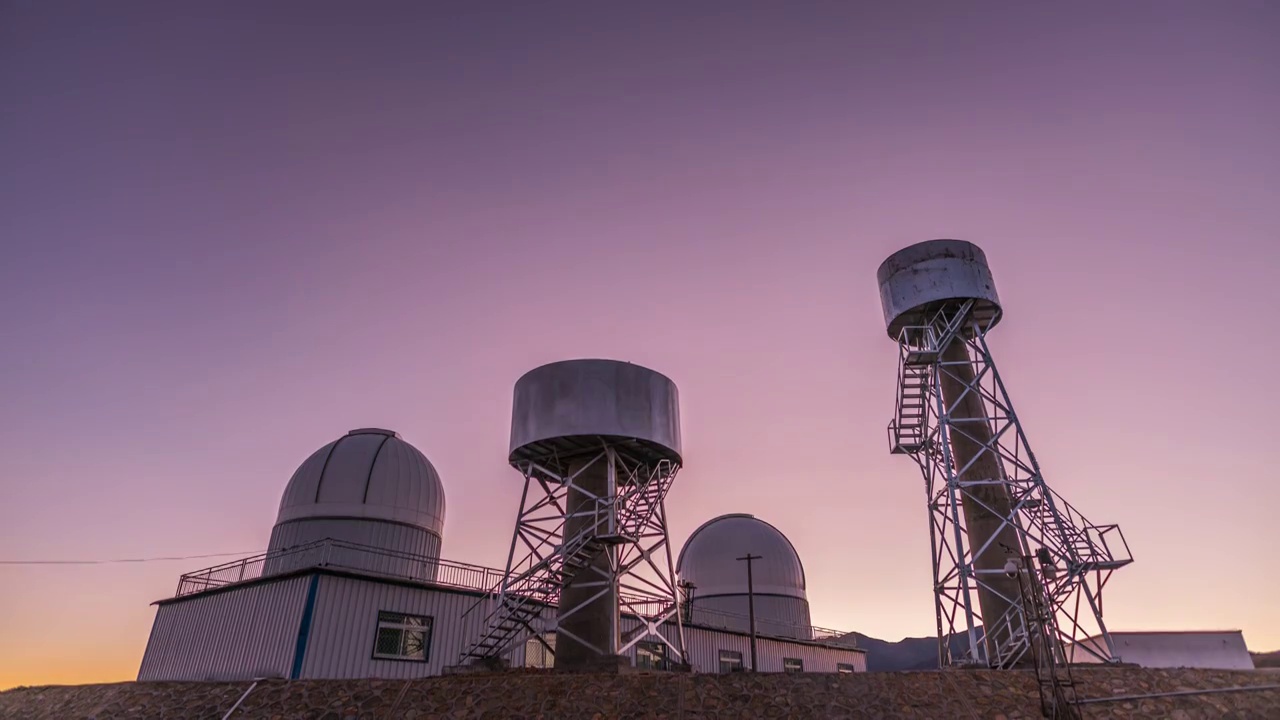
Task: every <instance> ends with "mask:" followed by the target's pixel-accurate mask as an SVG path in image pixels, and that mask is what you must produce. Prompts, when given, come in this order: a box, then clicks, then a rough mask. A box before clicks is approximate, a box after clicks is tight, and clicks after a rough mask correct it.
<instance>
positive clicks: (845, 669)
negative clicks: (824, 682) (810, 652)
mask: <svg viewBox="0 0 1280 720" xmlns="http://www.w3.org/2000/svg"><path fill="white" fill-rule="evenodd" d="M856 672H858V668H856V667H854V666H853V665H852V664H851V663H836V674H838V675H853V674H854V673H856Z"/></svg>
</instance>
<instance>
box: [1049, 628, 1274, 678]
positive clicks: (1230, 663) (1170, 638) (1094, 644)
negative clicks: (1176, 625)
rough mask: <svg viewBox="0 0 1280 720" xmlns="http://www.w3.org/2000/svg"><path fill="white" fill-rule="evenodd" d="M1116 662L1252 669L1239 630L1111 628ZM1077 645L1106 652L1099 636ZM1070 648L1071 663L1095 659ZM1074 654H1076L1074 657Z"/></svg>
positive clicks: (1247, 651)
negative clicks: (1112, 629)
mask: <svg viewBox="0 0 1280 720" xmlns="http://www.w3.org/2000/svg"><path fill="white" fill-rule="evenodd" d="M1111 642H1112V644H1113V645H1114V646H1115V655H1114V658H1115V660H1116V661H1117V662H1121V663H1131V664H1134V665H1138V666H1140V667H1146V668H1206V669H1213V670H1253V669H1254V668H1253V658H1252V657H1250V655H1249V648H1248V647H1247V646H1246V645H1245V642H1244V633H1242V632H1241V631H1239V630H1152V631H1123V630H1122V631H1112V632H1111ZM1078 644H1079V645H1083V646H1086V647H1091V648H1096V649H1098V650H1100V651H1102V652H1100V653H1099V654H1103V655H1105V654H1106V652H1105V651H1106V647H1105V645H1104V644H1103V641H1102V639H1101V638H1099V637H1091V638H1086V639H1084V640H1081V641H1080V642H1079V643H1078ZM1076 649H1077V648H1076V647H1074V646H1072V647H1071V648H1070V651H1069V653H1070V655H1071V657H1072V660H1073V662H1082V663H1089V662H1097V660H1096V659H1095V658H1094V655H1093V653H1090V652H1085V651H1084V648H1080V650H1081V652H1078V653H1077V652H1076ZM1076 656H1079V657H1078V658H1077V657H1076Z"/></svg>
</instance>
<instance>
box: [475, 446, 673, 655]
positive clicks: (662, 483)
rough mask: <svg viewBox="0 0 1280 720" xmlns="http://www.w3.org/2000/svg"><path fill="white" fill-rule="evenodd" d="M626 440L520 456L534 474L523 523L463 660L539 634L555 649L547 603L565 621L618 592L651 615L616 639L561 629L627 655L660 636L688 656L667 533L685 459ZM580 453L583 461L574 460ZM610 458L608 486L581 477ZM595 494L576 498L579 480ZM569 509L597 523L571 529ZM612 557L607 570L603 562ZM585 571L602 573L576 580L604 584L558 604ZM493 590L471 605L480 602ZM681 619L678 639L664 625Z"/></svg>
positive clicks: (632, 608) (522, 466) (524, 469)
mask: <svg viewBox="0 0 1280 720" xmlns="http://www.w3.org/2000/svg"><path fill="white" fill-rule="evenodd" d="M628 445H629V444H628V443H626V442H625V441H615V439H613V438H603V437H602V438H599V450H598V451H593V453H594V454H591V455H588V456H586V457H584V456H582V455H581V454H580V453H579V454H577V455H576V457H560V456H558V455H554V454H553V455H552V456H550V457H544V458H539V459H537V460H521V461H518V462H516V463H515V465H516V467H517V469H518V470H520V471H521V473H522V474H523V475H524V479H525V483H524V491H523V493H522V494H521V497H520V510H519V512H518V513H517V515H516V524H515V532H514V533H513V535H512V538H511V550H510V552H509V554H508V556H507V568H506V573H505V577H504V579H503V581H502V582H501V583H500V584H499V585H498V586H496V587H494V588H492V589H491V592H490V595H489V596H488V597H487V598H486V599H487V600H492V599H493V598H494V597H496V598H497V601H498V602H497V603H496V605H495V607H494V608H493V610H492V611H490V612H489V614H488V616H487V617H486V618H485V621H484V628H485V629H484V631H483V632H482V633H481V637H480V638H479V639H478V640H476V642H475V643H473V644H472V645H471V646H470V647H469V648H467V650H466V651H464V652H463V655H462V661H463V662H464V663H465V662H469V661H472V662H474V661H477V660H486V659H493V658H499V657H501V656H503V655H506V654H507V653H509V652H511V651H512V650H513V649H515V648H516V647H518V646H519V643H521V642H523V641H525V640H526V639H527V638H528V637H530V636H532V637H535V638H537V639H538V640H539V641H540V642H542V645H543V646H544V647H545V648H546V649H547V650H548V651H549V652H551V653H552V654H554V653H555V649H554V648H553V647H551V646H550V645H549V644H548V643H547V642H546V641H545V640H544V639H543V633H542V631H543V630H544V629H545V628H546V627H547V622H546V620H545V619H543V618H542V615H543V613H544V611H546V610H547V609H548V608H551V609H552V610H551V613H552V614H553V615H557V614H558V618H559V620H560V621H563V620H565V619H566V618H567V617H570V616H572V615H573V614H574V613H575V612H578V611H580V610H582V609H583V608H585V607H587V606H589V605H591V604H592V603H594V602H595V601H596V600H598V599H599V598H601V597H603V596H605V595H609V594H614V595H615V596H616V597H617V598H618V605H619V607H618V611H619V612H618V613H614V615H613V619H614V622H615V623H616V622H617V620H618V615H619V614H620V613H621V614H627V615H631V616H634V617H638V618H639V619H640V621H641V623H642V625H641V626H640V627H639V628H637V629H636V630H635V631H632V632H630V633H627V635H626V636H621V635H620V634H619V632H618V628H617V627H616V626H615V628H614V631H613V632H612V633H611V634H610V638H611V640H610V645H611V646H610V647H596V646H595V645H594V644H591V643H589V642H587V641H586V640H584V639H583V638H580V637H578V636H577V635H574V634H573V633H571V632H569V631H568V630H566V629H565V628H564V627H563V626H562V625H561V626H559V627H557V628H555V631H556V632H557V634H558V635H560V634H562V635H565V636H568V637H572V638H573V639H575V640H576V641H578V642H579V643H582V644H583V645H585V646H587V647H589V648H592V649H593V650H595V651H596V652H599V653H600V654H601V655H605V656H608V655H618V654H621V653H623V652H625V651H626V650H628V649H629V648H631V647H632V646H633V645H635V644H636V643H638V642H640V641H641V640H644V639H646V638H654V639H657V640H660V641H661V642H663V643H664V644H665V645H666V646H667V647H668V648H669V656H670V657H671V658H673V659H674V660H676V661H677V662H680V663H684V662H685V649H684V628H683V625H682V618H681V617H680V613H679V612H678V604H677V598H678V597H679V594H678V592H677V587H676V581H675V577H676V575H675V568H674V565H673V563H672V559H671V544H670V538H669V537H668V533H667V515H666V507H665V499H666V495H667V492H668V490H670V488H671V484H672V482H673V481H674V479H675V475H676V472H677V471H678V470H679V465H678V464H676V463H673V462H671V461H670V460H667V459H648V460H641V459H637V457H635V456H634V455H632V454H631V453H630V452H629V451H630V450H631V449H632V448H631V447H629V446H628ZM570 461H575V462H574V470H573V471H572V472H571V471H570V469H569V463H570ZM600 464H604V465H605V466H606V470H607V473H608V483H607V490H606V492H605V494H603V495H600V494H597V493H594V492H591V491H589V490H588V489H587V488H585V487H583V486H582V485H581V484H579V483H578V482H577V480H578V478H579V477H580V476H581V475H582V473H583V472H584V471H587V470H592V471H593V472H594V471H598V470H599V465H600ZM571 487H572V488H573V489H575V490H576V491H577V492H578V493H581V494H582V495H583V496H585V497H586V501H585V502H583V503H581V504H580V506H579V507H569V503H568V500H569V490H570V488H571ZM569 518H586V519H587V522H588V524H586V525H585V526H584V529H583V530H582V531H580V532H579V533H577V534H576V535H574V536H572V537H565V534H564V533H565V524H566V521H567V520H568V519H569ZM602 553H603V554H605V555H606V556H607V557H608V564H607V571H606V570H605V569H604V568H603V567H602V566H601V565H600V564H599V563H598V562H597V560H598V558H599V556H600V555H601V554H602ZM579 573H592V574H594V575H595V578H594V579H590V580H589V581H582V580H578V581H575V587H598V588H599V590H598V591H597V592H595V593H593V594H592V595H591V596H590V597H589V598H588V599H586V600H584V601H582V602H581V603H579V604H578V605H577V606H575V607H573V608H569V609H567V610H561V611H559V612H558V613H557V611H556V610H555V608H556V607H557V606H558V605H559V603H560V591H561V589H562V588H563V587H564V585H565V583H566V582H568V581H569V580H571V579H574V578H576V577H577V576H578V574H579ZM484 601H485V600H482V601H481V602H479V603H477V604H476V605H475V606H473V607H472V608H471V610H468V613H470V612H472V611H474V610H475V609H476V607H478V606H480V605H481V604H482V603H483V602H484ZM664 622H675V623H676V624H677V630H678V632H677V633H676V635H675V642H674V643H673V642H672V641H670V640H668V639H667V638H666V637H664V636H663V635H662V634H661V633H659V632H658V628H659V627H660V626H661V625H662V624H663V623H664Z"/></svg>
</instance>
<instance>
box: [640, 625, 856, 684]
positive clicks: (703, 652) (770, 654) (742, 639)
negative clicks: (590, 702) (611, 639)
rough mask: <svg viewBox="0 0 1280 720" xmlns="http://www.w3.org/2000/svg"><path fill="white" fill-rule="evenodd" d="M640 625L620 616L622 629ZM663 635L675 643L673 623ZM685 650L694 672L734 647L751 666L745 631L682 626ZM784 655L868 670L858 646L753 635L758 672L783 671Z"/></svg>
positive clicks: (808, 663) (813, 667)
mask: <svg viewBox="0 0 1280 720" xmlns="http://www.w3.org/2000/svg"><path fill="white" fill-rule="evenodd" d="M638 627H640V622H639V621H638V620H633V619H630V618H623V619H622V630H623V632H624V633H625V632H627V631H629V630H633V629H635V628H638ZM661 631H662V635H663V637H665V638H667V639H668V640H670V641H672V642H673V644H674V639H675V633H676V627H675V625H663V626H662V628H661ZM684 638H685V651H686V652H687V653H688V654H689V664H690V665H692V666H693V671H694V672H700V673H718V672H720V651H721V650H736V651H738V652H740V653H742V664H743V667H746V668H749V667H750V666H751V638H750V636H748V635H739V634H736V633H728V632H720V631H716V630H709V629H706V628H698V627H686V628H685V629H684ZM627 656H628V657H630V658H631V661H632V662H633V663H634V662H635V659H636V652H635V648H634V647H632V648H631V649H630V650H628V651H627ZM783 658H797V659H799V660H801V661H802V662H803V663H804V671H805V672H829V673H833V672H836V671H837V670H838V669H839V668H837V667H836V666H837V664H839V663H845V664H848V665H853V667H854V670H855V671H856V672H866V671H867V655H866V653H864V652H860V651H858V650H846V649H843V648H830V647H824V646H821V645H812V644H807V643H796V642H787V641H785V640H774V639H770V638H761V637H758V638H756V666H757V667H756V669H757V670H758V671H759V672H782V659H783Z"/></svg>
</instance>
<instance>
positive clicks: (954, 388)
mask: <svg viewBox="0 0 1280 720" xmlns="http://www.w3.org/2000/svg"><path fill="white" fill-rule="evenodd" d="M942 362H944V363H947V364H946V365H944V366H943V370H944V371H943V372H942V382H941V385H942V397H943V400H945V401H946V404H947V407H948V408H949V409H950V411H951V421H952V422H953V423H955V424H954V425H953V429H954V430H958V431H963V432H964V433H966V434H967V436H966V435H961V434H960V433H959V432H952V433H951V437H950V439H951V453H952V462H954V463H955V466H956V468H957V469H959V468H961V467H964V466H965V465H966V464H968V463H969V462H970V461H971V460H973V461H974V462H973V464H972V465H969V469H968V470H965V471H964V472H963V473H961V474H960V475H959V476H958V478H957V479H959V480H960V481H961V482H966V481H975V480H1003V479H1004V473H1003V470H1002V468H1001V466H1000V461H999V458H997V457H996V455H995V454H994V453H990V452H984V449H983V446H984V444H985V443H987V442H990V440H991V437H992V433H991V425H990V423H988V422H985V421H981V422H964V420H966V419H969V418H973V419H980V418H986V417H987V409H986V407H984V403H983V401H982V398H981V396H979V395H978V394H977V393H976V392H970V393H968V394H967V395H964V397H963V398H962V397H961V395H962V394H963V393H964V391H965V388H966V386H967V385H971V384H972V383H973V382H974V378H975V373H974V367H973V364H972V362H971V358H970V357H969V351H968V347H967V346H966V345H965V343H964V342H963V341H962V340H960V339H956V340H954V341H952V343H951V345H950V346H948V347H947V349H946V350H945V351H944V352H943V354H942ZM951 363H956V364H951ZM952 376H954V377H952ZM971 438H972V439H971ZM974 458H977V459H976V460H974ZM975 499H978V500H981V502H983V503H985V504H986V505H987V506H988V507H990V508H992V510H994V511H995V512H992V510H988V509H987V508H986V507H983V506H982V505H979V504H978V502H977V501H976V500H975ZM963 509H964V518H965V525H966V527H967V528H968V534H969V548H970V551H971V552H974V551H977V550H978V549H979V548H981V547H982V546H983V545H985V544H986V543H987V541H988V540H989V539H990V538H991V537H992V536H993V535H994V536H996V537H995V542H994V543H992V545H991V547H990V548H989V549H988V550H987V551H986V552H985V553H983V554H982V555H981V556H980V557H978V558H977V559H976V560H974V563H973V566H974V569H975V570H978V571H985V572H983V574H982V576H981V577H982V580H983V582H984V583H986V584H987V585H990V586H992V587H994V588H997V589H998V590H999V592H1000V593H1002V594H1003V595H1004V596H1005V597H1007V598H1011V599H1012V602H1009V601H1008V600H1005V599H1004V598H1001V597H1000V596H999V595H997V594H996V593H994V592H992V591H991V590H990V589H988V588H986V587H982V586H979V588H978V604H979V606H980V608H981V614H982V625H983V628H984V630H985V631H986V633H987V637H988V638H989V637H990V632H991V631H992V630H993V629H994V628H995V627H996V625H997V623H998V622H999V621H1000V620H1001V619H1002V618H1003V617H1004V615H1005V613H1006V612H1008V610H1009V608H1010V606H1012V605H1017V604H1018V602H1019V600H1018V598H1019V595H1018V579H1017V578H1011V577H1008V576H1007V575H1005V574H1004V564H1005V561H1006V559H1007V558H1006V556H1005V554H1004V552H1003V551H1002V550H1001V548H1000V545H999V544H998V543H1004V544H1005V545H1007V546H1008V547H1010V548H1012V549H1013V550H1014V552H1016V553H1018V554H1019V555H1021V554H1022V553H1023V549H1022V543H1021V541H1020V540H1019V537H1018V533H1017V531H1016V530H1015V529H1014V528H1013V527H1012V526H1009V525H1005V526H1004V527H1003V528H1001V527H1000V524H1001V522H1002V521H1003V520H1004V518H1006V517H1008V516H1009V513H1010V512H1011V511H1012V509H1013V499H1012V498H1011V497H1010V496H1009V491H1008V488H1006V487H1005V486H1004V485H982V486H977V487H971V488H967V489H966V494H965V495H964V497H963ZM987 657H988V658H993V657H994V648H992V646H991V642H990V641H989V640H988V642H987Z"/></svg>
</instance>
